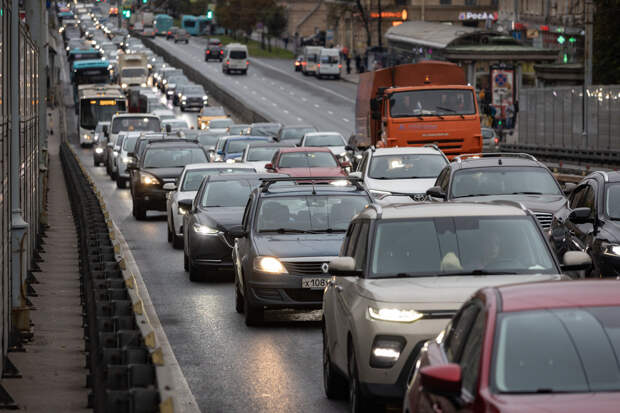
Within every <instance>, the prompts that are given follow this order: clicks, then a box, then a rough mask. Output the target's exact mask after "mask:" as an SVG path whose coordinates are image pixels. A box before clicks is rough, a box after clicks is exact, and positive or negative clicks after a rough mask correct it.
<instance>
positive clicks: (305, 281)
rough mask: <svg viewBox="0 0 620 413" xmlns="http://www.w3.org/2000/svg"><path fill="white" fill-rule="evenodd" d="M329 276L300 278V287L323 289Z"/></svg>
mask: <svg viewBox="0 0 620 413" xmlns="http://www.w3.org/2000/svg"><path fill="white" fill-rule="evenodd" d="M328 283H329V278H320V277H316V278H302V279H301V288H309V289H311V290H323V289H325V287H327V284H328Z"/></svg>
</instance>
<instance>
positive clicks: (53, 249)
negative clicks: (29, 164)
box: [2, 110, 91, 413]
mask: <svg viewBox="0 0 620 413" xmlns="http://www.w3.org/2000/svg"><path fill="white" fill-rule="evenodd" d="M51 113H52V116H50V117H48V127H49V128H50V129H51V130H53V135H50V134H49V133H48V148H49V187H50V190H49V193H48V206H47V207H48V209H47V215H48V225H49V229H48V230H47V232H46V235H47V238H45V245H44V248H45V252H44V253H42V254H41V257H42V258H43V260H44V261H43V262H42V263H40V268H41V272H39V273H36V274H35V276H36V277H37V279H38V281H39V284H35V285H34V288H35V290H36V292H37V294H38V296H37V297H32V298H31V300H32V303H33V305H34V306H35V308H36V311H32V312H31V313H30V314H31V317H32V322H33V324H34V328H33V330H34V335H33V339H32V341H31V342H30V343H27V344H26V345H25V352H21V353H19V352H15V353H9V358H10V359H11V361H12V362H13V363H14V364H15V366H16V367H17V369H18V370H19V372H20V373H21V375H22V378H20V379H4V380H3V381H2V383H3V385H4V386H5V388H6V390H7V391H8V392H9V394H10V395H11V396H12V397H13V399H14V400H15V402H16V403H17V405H18V407H19V408H20V411H24V412H35V413H36V412H46V413H47V412H63V413H73V412H89V411H91V410H90V409H87V408H86V406H87V402H88V389H87V388H86V374H87V370H86V368H85V365H86V359H85V354H84V334H83V332H84V330H83V328H82V311H83V310H82V306H81V305H80V279H79V278H80V274H79V261H78V254H79V251H78V239H77V234H76V229H75V224H74V221H73V216H72V214H71V206H70V204H69V198H68V195H67V188H66V185H65V179H64V176H63V172H62V167H61V164H60V158H59V144H60V127H59V126H60V125H59V119H58V112H57V110H52V111H51Z"/></svg>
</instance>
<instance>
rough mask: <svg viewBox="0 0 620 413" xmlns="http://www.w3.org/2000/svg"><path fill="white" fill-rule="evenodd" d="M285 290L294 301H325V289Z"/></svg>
mask: <svg viewBox="0 0 620 413" xmlns="http://www.w3.org/2000/svg"><path fill="white" fill-rule="evenodd" d="M284 292H285V293H286V295H288V296H289V297H290V298H291V300H294V301H300V302H306V303H309V302H321V301H323V290H309V289H301V288H298V289H294V288H286V289H284Z"/></svg>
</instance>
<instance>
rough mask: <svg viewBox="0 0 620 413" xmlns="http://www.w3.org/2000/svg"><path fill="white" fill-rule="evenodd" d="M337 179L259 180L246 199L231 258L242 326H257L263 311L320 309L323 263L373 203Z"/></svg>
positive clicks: (361, 190)
mask: <svg viewBox="0 0 620 413" xmlns="http://www.w3.org/2000/svg"><path fill="white" fill-rule="evenodd" d="M326 179H327V180H330V179H333V178H322V179H321V180H326ZM336 179H339V181H336V182H337V183H338V184H337V185H336V184H314V183H313V182H314V181H316V179H312V178H310V179H304V178H270V179H263V180H262V184H261V187H260V188H258V189H256V190H254V191H253V192H252V194H251V195H250V199H249V201H248V203H247V205H246V207H245V211H244V215H243V220H242V223H241V230H240V231H239V233H235V234H233V235H234V236H235V237H236V238H237V239H236V240H235V245H234V247H233V253H232V260H233V264H234V267H235V291H236V294H235V308H236V310H237V312H239V313H244V314H245V323H246V325H248V326H251V325H256V324H258V323H260V322H261V321H262V319H263V313H264V309H265V307H269V308H305V309H316V308H321V301H322V299H323V290H324V289H325V286H326V285H327V282H328V281H329V279H330V275H329V271H328V264H327V263H328V262H329V260H330V259H331V258H333V257H335V256H337V255H338V251H339V249H340V244H341V243H342V239H343V238H344V235H345V232H346V229H347V227H348V225H349V222H350V221H351V218H352V217H353V216H354V215H355V214H356V213H358V212H359V211H361V210H362V209H363V208H364V207H365V206H366V205H367V204H369V203H370V202H371V201H370V195H369V194H368V192H367V191H366V190H365V189H364V188H363V186H362V185H361V183H360V182H359V181H358V180H350V181H346V180H343V179H344V178H342V177H337V178H336ZM295 182H297V184H296V183H295ZM302 182H303V184H302Z"/></svg>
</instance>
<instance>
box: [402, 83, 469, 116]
mask: <svg viewBox="0 0 620 413" xmlns="http://www.w3.org/2000/svg"><path fill="white" fill-rule="evenodd" d="M475 113H476V106H475V104H474V95H473V93H472V92H471V90H464V89H453V90H450V89H432V90H410V91H405V92H396V93H392V94H391V95H390V115H391V116H392V117H394V118H406V117H412V116H437V115H439V116H448V115H473V114H475Z"/></svg>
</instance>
